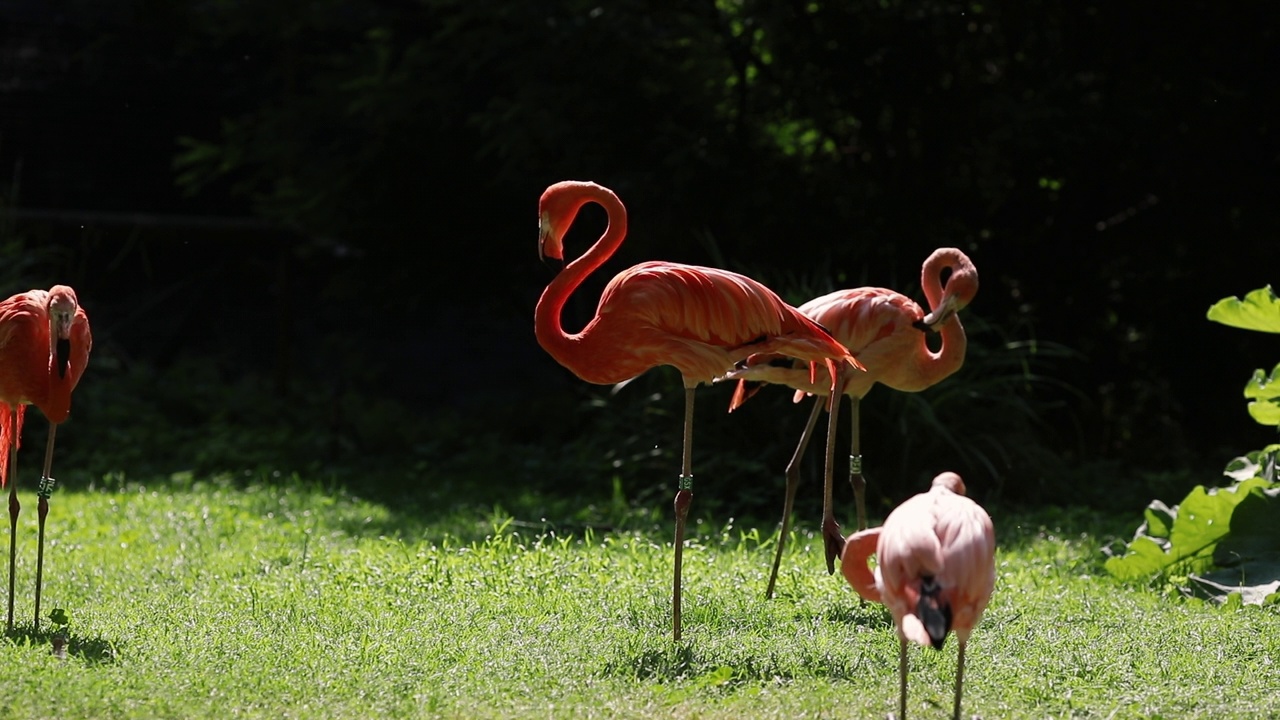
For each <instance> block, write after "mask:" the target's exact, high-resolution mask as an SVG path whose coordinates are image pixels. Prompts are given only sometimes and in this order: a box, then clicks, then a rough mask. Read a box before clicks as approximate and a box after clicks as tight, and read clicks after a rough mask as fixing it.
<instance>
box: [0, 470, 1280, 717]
mask: <svg viewBox="0 0 1280 720" xmlns="http://www.w3.org/2000/svg"><path fill="white" fill-rule="evenodd" d="M23 501H24V502H23V505H24V508H25V509H24V513H23V516H22V520H21V524H20V527H19V531H20V536H19V540H20V547H19V551H20V564H19V570H18V587H19V601H18V615H19V619H20V624H19V627H18V628H17V629H16V630H15V633H14V634H13V635H11V636H10V637H9V638H8V640H7V642H4V643H0V663H2V664H3V667H4V668H5V670H4V672H3V673H0V717H5V718H52V717H58V718H367V717H394V718H414V717H459V718H461V717H466V718H511V717H537V718H546V717H557V718H559V717H575V718H578V717H581V718H596V717H628V718H633V717H664V718H666V717H676V718H695V717H696V718H743V717H752V718H797V717H814V718H817V717H822V718H864V717H883V716H884V715H885V714H886V713H887V712H889V711H892V710H894V709H895V707H896V697H897V696H896V693H897V675H896V668H897V641H896V639H895V637H894V634H893V631H892V627H891V624H890V620H889V618H888V615H887V613H886V612H885V611H884V609H883V608H882V607H880V606H878V605H871V604H860V603H859V602H858V601H857V600H856V599H855V596H854V595H853V593H852V592H851V591H850V590H849V588H848V587H847V586H846V585H845V583H844V582H843V580H841V579H840V578H839V577H838V576H837V577H834V578H833V577H830V576H828V575H827V574H826V573H825V571H824V569H823V568H822V567H821V565H822V552H821V545H820V542H818V541H817V539H816V538H815V537H814V536H813V535H811V534H807V533H804V532H801V533H797V535H796V536H795V541H794V542H793V543H792V544H791V545H790V548H791V551H790V553H789V554H788V555H787V556H786V558H785V561H784V569H783V573H782V578H781V579H780V584H779V588H780V592H779V597H777V598H776V599H774V600H772V601H767V602H766V601H765V600H763V599H762V594H763V588H764V581H765V575H766V572H767V570H768V564H769V562H770V560H771V558H772V535H771V525H767V524H762V526H761V529H760V530H758V531H757V530H756V529H753V528H746V527H737V526H735V525H734V524H733V523H732V522H726V523H715V522H712V521H710V520H708V519H707V518H705V517H702V516H700V515H699V513H698V507H697V504H696V503H695V505H694V513H693V516H694V517H699V518H701V519H700V520H699V521H698V523H697V526H696V528H694V529H693V530H692V532H691V535H690V536H691V538H692V540H691V543H690V547H689V549H688V550H687V552H686V556H685V557H686V564H685V608H686V615H685V642H683V643H681V644H679V645H676V644H674V643H672V641H671V638H670V598H669V594H670V574H671V548H670V539H669V537H668V535H667V531H668V529H667V528H665V527H663V528H659V527H654V528H652V529H618V530H613V531H610V532H593V531H591V530H585V531H581V532H577V533H575V534H572V535H566V536H559V535H557V534H556V533H554V532H550V531H547V530H545V529H544V527H545V526H543V525H542V524H541V523H539V522H537V518H527V517H526V518H520V519H516V520H514V521H513V520H512V518H511V517H510V516H509V515H508V514H507V513H506V512H505V511H503V510H502V509H501V508H498V509H494V508H487V509H486V508H481V507H476V506H456V507H447V506H441V507H436V508H434V509H433V510H432V511H430V512H427V511H422V510H413V509H401V508H396V507H389V506H387V505H385V504H379V503H374V502H370V501H367V500H362V499H359V498H356V497H353V496H351V495H349V494H346V493H344V492H341V491H332V490H331V491H326V490H324V489H322V488H318V487H313V486H309V485H307V484H305V483H302V482H298V481H284V482H281V483H277V484H244V483H233V482H231V481H228V480H225V479H223V480H206V481H198V480H192V479H190V478H185V479H184V478H179V479H177V480H170V479H167V478H165V479H160V478H158V479H157V480H156V481H155V482H148V483H137V482H128V483H116V484H114V485H113V486H111V487H109V488H95V489H88V490H80V491H73V490H66V489H63V490H60V491H59V492H58V493H57V494H55V495H54V498H53V501H52V503H51V508H52V509H51V512H50V519H49V546H48V549H47V556H46V575H45V578H46V592H45V599H44V606H45V608H46V610H52V609H54V608H62V609H64V610H66V612H67V613H68V615H69V616H70V625H69V643H68V645H67V653H66V656H65V658H59V657H57V656H56V655H55V654H54V653H53V652H51V647H52V646H51V642H50V641H51V638H50V634H49V633H50V631H51V630H53V628H52V626H51V624H50V623H49V622H48V621H47V620H45V621H43V622H42V624H41V630H40V632H39V633H35V632H32V628H31V618H30V617H29V614H30V613H31V598H30V593H31V588H32V586H33V583H34V567H33V566H34V555H35V552H34V551H35V520H34V513H33V512H31V510H32V509H34V507H35V498H34V497H33V496H29V495H24V496H23ZM993 516H994V517H995V521H996V527H997V533H998V539H999V546H1000V549H999V555H998V558H997V561H998V567H999V578H998V581H997V588H996V594H995V596H994V599H993V601H992V603H991V606H990V608H989V610H988V611H987V615H986V617H985V618H984V620H983V622H982V623H981V624H980V625H979V627H978V629H977V630H976V631H975V633H974V636H973V638H972V640H971V642H970V652H969V664H968V667H967V668H966V684H965V687H966V694H965V703H964V707H965V714H966V716H969V715H981V716H983V717H988V718H1023V717H1028V718H1030V717H1034V718H1044V717H1080V718H1092V717H1097V718H1160V717H1168V718H1173V717H1178V718H1185V717H1214V718H1223V717H1241V718H1245V717H1264V716H1268V715H1271V716H1274V715H1276V714H1277V713H1280V696H1277V695H1276V693H1275V677H1276V674H1275V673H1276V670H1277V667H1276V666H1275V662H1276V660H1275V658H1280V631H1277V615H1276V613H1275V611H1274V610H1273V609H1264V608H1257V607H1248V608H1245V609H1243V610H1234V611H1226V610H1222V609H1219V608H1215V607H1210V606H1207V605H1204V604H1200V603H1195V602H1185V601H1180V600H1177V599H1173V598H1167V597H1162V596H1161V595H1159V594H1156V593H1151V592H1147V591H1143V590H1139V589H1131V588H1126V587H1123V586H1120V585H1118V584H1116V583H1115V582H1113V581H1111V580H1110V579H1109V578H1108V577H1107V576H1105V575H1104V574H1103V573H1102V570H1101V561H1102V553H1101V548H1102V546H1103V545H1104V544H1106V543H1107V542H1109V541H1110V540H1111V539H1112V538H1113V536H1114V535H1115V534H1117V533H1120V532H1125V533H1127V529H1125V528H1124V526H1123V525H1122V524H1117V523H1115V522H1110V521H1107V520H1105V519H1098V518H1095V517H1092V516H1090V515H1088V514H1087V513H1084V512H1070V511H1058V512H1051V513H1050V512H1044V513H1039V514H1021V515H1017V514H1015V515H1002V514H1001V513H993ZM812 524H813V523H805V522H804V518H801V525H802V526H804V525H812ZM910 662H911V670H912V674H911V704H910V707H911V711H912V717H947V716H949V709H950V699H951V687H952V685H951V683H952V678H953V674H952V673H953V671H954V664H955V646H954V643H949V644H948V645H947V647H946V648H945V649H944V650H943V651H942V652H933V651H927V652H926V651H925V650H923V649H920V648H912V650H911V654H910Z"/></svg>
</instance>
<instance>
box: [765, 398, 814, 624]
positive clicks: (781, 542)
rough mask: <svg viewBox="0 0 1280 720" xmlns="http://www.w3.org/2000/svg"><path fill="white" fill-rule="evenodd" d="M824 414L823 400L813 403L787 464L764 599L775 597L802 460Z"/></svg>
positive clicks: (798, 484) (798, 485) (789, 529)
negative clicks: (784, 491) (776, 537)
mask: <svg viewBox="0 0 1280 720" xmlns="http://www.w3.org/2000/svg"><path fill="white" fill-rule="evenodd" d="M821 414H822V398H821V397H819V398H816V399H815V400H814V402H813V412H810V413H809V421H808V422H807V423H805V426H804V433H802V434H801V435H800V444H799V445H797V446H796V451H795V454H793V455H792V456H791V462H789V463H787V497H786V499H785V500H784V501H783V504H782V531H781V532H780V533H779V534H778V550H777V552H775V553H774V555H773V569H772V570H770V571H769V587H767V588H765V591H764V599H765V600H768V599H770V598H772V597H773V586H774V585H775V584H776V583H777V581H778V566H779V565H781V564H782V549H783V547H785V546H786V544H787V533H789V532H790V531H791V510H792V507H793V506H794V505H795V502H796V489H797V488H799V487H800V458H802V457H804V451H805V450H806V449H807V448H808V447H809V439H810V438H811V437H813V428H814V426H815V425H817V424H818V416H819V415H821Z"/></svg>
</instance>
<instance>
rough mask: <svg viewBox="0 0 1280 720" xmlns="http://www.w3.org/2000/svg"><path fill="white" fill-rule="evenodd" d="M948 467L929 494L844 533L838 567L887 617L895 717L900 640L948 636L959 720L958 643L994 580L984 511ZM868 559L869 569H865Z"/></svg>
mask: <svg viewBox="0 0 1280 720" xmlns="http://www.w3.org/2000/svg"><path fill="white" fill-rule="evenodd" d="M964 493H965V487H964V481H963V480H961V479H960V476H959V475H957V474H955V473H953V472H944V473H942V474H940V475H938V476H937V477H936V478H934V479H933V487H932V488H931V489H930V490H929V492H925V493H920V494H919V495H916V496H915V497H912V498H910V499H909V500H907V501H906V502H904V503H902V504H901V505H899V506H898V507H897V508H895V509H894V511H893V512H891V513H889V517H888V518H885V521H884V526H883V527H878V528H873V529H871V530H862V531H859V532H856V533H854V534H852V535H850V536H849V539H848V540H847V541H846V543H845V548H844V553H843V555H842V557H841V561H840V566H841V570H843V571H844V576H845V579H847V580H848V581H849V584H850V585H852V586H853V589H854V590H855V591H857V593H858V594H859V595H861V596H862V597H864V598H866V599H867V600H871V601H874V602H883V603H884V604H885V605H886V606H887V607H888V608H889V612H890V613H891V614H892V615H893V623H894V625H895V626H897V629H898V639H899V641H900V644H899V651H898V676H899V695H898V720H906V718H907V641H908V640H910V641H912V642H915V643H919V644H920V645H927V646H931V647H933V648H934V649H937V650H941V649H942V643H943V641H945V640H946V637H947V633H948V632H954V633H955V634H956V640H957V642H959V644H960V647H959V654H958V655H957V659H956V697H955V710H954V713H953V717H954V718H955V719H956V720H959V718H960V694H961V689H962V684H963V682H964V648H965V645H966V644H967V643H968V642H969V633H970V632H971V631H972V630H973V626H974V625H976V624H977V622H978V619H979V618H981V617H982V612H983V610H985V609H986V608H987V602H988V601H990V600H991V591H992V589H993V588H994V587H995V583H996V559H995V553H996V535H995V529H994V528H993V527H992V525H991V516H990V515H988V514H987V512H986V511H985V510H983V509H982V507H981V506H979V505H978V504H977V503H975V502H974V501H972V500H970V499H969V498H967V497H965V494H964ZM873 552H874V553H875V556H876V570H875V572H874V574H873V573H872V571H871V570H870V568H869V567H868V566H867V561H868V559H870V557H871V554H872V553H873Z"/></svg>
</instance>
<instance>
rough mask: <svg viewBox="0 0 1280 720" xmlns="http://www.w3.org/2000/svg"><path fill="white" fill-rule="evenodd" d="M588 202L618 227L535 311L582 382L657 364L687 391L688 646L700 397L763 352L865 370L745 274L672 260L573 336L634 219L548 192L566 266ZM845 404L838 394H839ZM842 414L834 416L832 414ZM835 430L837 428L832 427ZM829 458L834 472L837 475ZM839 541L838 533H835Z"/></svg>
mask: <svg viewBox="0 0 1280 720" xmlns="http://www.w3.org/2000/svg"><path fill="white" fill-rule="evenodd" d="M588 202H595V203H597V204H599V205H600V206H601V207H603V208H604V209H605V211H606V212H607V213H608V216H609V224H608V227H607V228H606V229H605V231H604V234H602V235H601V236H600V238H599V239H598V240H597V241H596V242H595V244H594V245H592V246H591V248H590V249H589V250H587V252H586V253H584V254H583V255H582V256H581V257H579V258H577V259H576V260H574V261H573V262H570V263H569V264H568V265H566V266H565V267H564V268H563V269H562V270H561V271H560V272H559V273H558V274H557V275H556V277H555V278H554V279H553V280H552V281H551V283H550V284H549V285H547V288H546V290H544V291H543V293H542V297H541V298H540V299H539V300H538V305H537V309H536V310H535V312H534V330H535V333H536V334H537V337H538V343H539V344H541V345H542V347H543V349H545V350H546V351H547V352H548V353H549V354H550V355H551V356H552V357H553V358H555V359H556V361H557V362H559V363H560V364H561V365H563V366H565V367H566V368H568V369H569V370H572V371H573V373H574V374H575V375H577V376H578V377H579V378H581V379H583V380H585V381H587V382H590V383H596V384H601V385H612V384H616V383H620V382H623V381H625V380H629V379H631V378H634V377H636V376H637V375H639V374H641V373H643V372H645V371H646V370H648V369H650V368H652V367H655V366H658V365H672V366H674V367H675V368H676V369H677V370H679V371H680V375H681V377H682V378H683V381H684V387H685V414H684V446H683V462H682V466H681V474H680V483H679V491H678V492H677V493H676V497H675V516H676V527H675V550H674V555H675V558H674V559H675V572H674V580H673V583H672V627H673V633H674V637H675V640H676V641H677V642H678V641H679V640H680V577H681V561H682V558H683V547H684V526H685V518H686V517H687V516H688V514H689V505H690V503H691V502H692V498H693V493H692V485H693V469H692V456H693V401H694V389H695V388H696V387H697V386H698V385H699V384H700V383H703V382H710V381H712V380H713V379H714V378H716V377H718V376H720V375H723V374H724V373H725V372H727V371H729V370H731V369H732V368H733V366H734V363H736V362H737V361H739V360H742V359H745V358H746V357H747V356H748V355H750V354H752V353H756V352H769V353H779V354H782V355H786V356H789V357H794V358H798V359H800V360H802V361H805V362H807V363H810V374H811V375H813V376H816V374H817V370H816V367H817V364H818V363H822V364H824V365H825V366H826V367H827V370H828V371H829V377H831V378H832V382H833V383H838V382H840V381H841V379H842V378H843V377H844V376H845V374H846V369H845V366H850V367H853V368H856V369H859V370H861V369H862V366H861V365H860V364H859V363H858V362H857V361H856V360H854V359H853V357H852V356H850V355H849V352H848V351H847V350H846V349H845V348H844V346H843V345H841V344H840V343H838V342H836V341H835V339H833V338H832V337H831V335H830V334H829V333H828V332H827V331H826V330H824V329H823V328H821V327H820V326H818V325H817V324H816V323H814V322H813V321H812V320H810V319H809V318H808V317H806V316H804V315H803V314H801V313H800V312H799V311H798V310H796V309H795V308H793V307H791V306H790V305H787V304H786V303H784V302H783V301H782V300H781V299H780V298H779V297H778V296H777V295H776V294H775V293H774V292H773V291H772V290H770V289H768V288H767V287H765V286H764V285H761V284H760V283H758V282H756V281H754V280H752V279H750V278H748V277H745V276H743V275H738V274H736V273H732V272H728V271H725V270H718V269H715V268H706V267H697V266H693V265H681V264H676V263H668V262H645V263H640V264H639V265H635V266H634V267H631V268H629V269H627V270H623V271H622V272H620V273H618V274H617V275H616V276H615V277H614V278H613V279H612V280H611V281H610V282H609V284H608V285H607V286H606V287H605V289H604V292H603V293H602V294H601V296H600V303H599V305H598V306H597V308H596V314H595V317H593V318H592V319H591V321H590V322H588V323H587V325H586V327H585V328H583V330H582V331H581V332H578V333H574V334H569V333H566V332H565V331H564V329H563V327H561V324H560V315H561V311H562V309H563V307H564V304H565V301H566V300H567V299H568V297H569V295H570V294H571V293H572V292H573V291H574V290H575V289H576V288H577V287H578V286H579V285H580V284H581V283H582V281H583V279H585V278H586V277H587V275H589V274H590V273H591V272H592V271H594V270H595V269H596V268H598V267H600V266H601V265H602V264H603V263H604V262H605V261H606V260H607V259H608V258H609V257H610V256H611V255H613V253H614V252H615V251H616V250H617V249H618V247H619V246H620V245H621V244H622V240H623V238H624V237H625V236H626V232H627V214H626V209H625V208H624V207H623V205H622V201H621V200H619V199H618V196H617V195H615V194H614V193H613V191H612V190H609V189H608V188H605V187H603V186H600V185H597V184H595V183H590V182H576V181H566V182H559V183H556V184H554V185H552V186H550V187H548V188H547V189H546V191H545V192H543V194H542V198H541V200H540V202H539V207H538V218H539V221H538V250H539V254H540V255H541V256H542V257H544V258H551V259H553V260H557V261H563V240H564V235H565V233H566V231H567V230H568V229H569V226H570V225H571V224H572V223H573V221H574V219H575V218H576V217H577V214H578V211H579V210H580V209H581V208H582V206H583V205H585V204H586V203H588ZM832 396H833V397H835V398H837V399H838V397H839V396H838V394H836V393H832ZM832 416H833V417H834V416H835V410H834V409H833V410H832ZM832 429H834V426H833V428H832ZM830 459H831V458H830V453H828V460H829V462H828V471H829V470H830V466H831V462H830ZM827 531H828V532H829V534H833V535H835V537H836V538H839V526H834V527H831V528H828V529H827Z"/></svg>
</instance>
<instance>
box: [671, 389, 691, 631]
mask: <svg viewBox="0 0 1280 720" xmlns="http://www.w3.org/2000/svg"><path fill="white" fill-rule="evenodd" d="M693 390H694V389H693V388H691V387H687V388H685V389H684V460H683V463H682V465H681V469H680V489H679V491H677V492H676V500H675V509H676V538H675V578H674V580H673V582H672V587H671V624H672V631H673V636H674V637H675V641H676V642H680V574H681V573H680V571H681V568H682V567H683V562H684V521H685V518H687V517H689V505H690V504H691V503H692V502H693Z"/></svg>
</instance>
